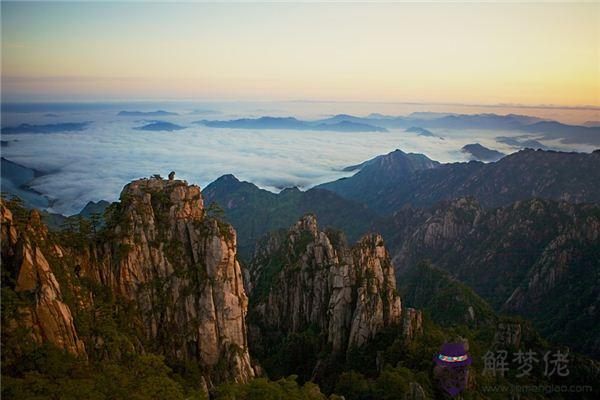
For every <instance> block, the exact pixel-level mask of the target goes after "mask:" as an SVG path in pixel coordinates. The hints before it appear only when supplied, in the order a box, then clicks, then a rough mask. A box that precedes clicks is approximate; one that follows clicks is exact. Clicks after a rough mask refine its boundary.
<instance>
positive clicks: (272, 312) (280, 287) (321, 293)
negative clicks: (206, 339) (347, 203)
mask: <svg viewBox="0 0 600 400" xmlns="http://www.w3.org/2000/svg"><path fill="white" fill-rule="evenodd" d="M246 278H247V279H246V282H247V287H248V291H249V293H251V299H252V300H253V301H252V305H251V313H252V315H253V322H254V323H255V324H256V325H258V326H259V328H260V329H261V330H262V334H269V333H270V334H273V333H274V334H278V333H279V334H286V333H290V332H300V331H302V330H304V329H307V328H308V327H311V326H312V327H317V328H318V329H319V330H320V331H321V332H324V333H325V334H326V335H327V341H328V343H329V344H330V345H331V348H332V351H333V353H344V352H346V351H347V350H348V349H349V348H351V347H352V346H356V347H360V346H361V345H363V344H364V343H365V342H367V341H369V340H370V339H372V338H373V337H374V336H375V335H376V334H377V333H378V332H379V331H381V330H382V329H383V328H384V327H385V326H389V325H392V324H399V323H400V322H401V311H402V309H401V303H400V297H399V296H398V293H397V292H396V280H395V277H394V269H393V266H392V264H391V263H390V260H389V257H388V254H387V251H386V250H385V247H384V244H383V239H382V238H381V236H380V235H368V236H366V237H364V238H363V239H361V240H360V241H359V242H358V243H357V244H356V245H355V246H354V247H353V248H352V249H349V248H348V247H347V246H346V244H345V240H344V239H343V237H342V235H341V234H339V233H337V232H333V231H329V232H322V231H319V230H318V227H317V221H316V218H315V217H314V216H313V215H306V216H304V217H303V218H302V219H300V221H298V222H297V223H296V224H295V225H294V226H293V227H292V228H291V229H290V230H289V232H287V233H283V234H281V233H280V234H279V235H276V236H271V237H270V238H268V239H266V240H265V241H264V244H263V246H261V247H259V250H258V252H257V256H256V257H255V258H254V260H253V262H252V263H251V264H250V266H249V268H248V271H247V274H246ZM267 331H268V332H267Z"/></svg>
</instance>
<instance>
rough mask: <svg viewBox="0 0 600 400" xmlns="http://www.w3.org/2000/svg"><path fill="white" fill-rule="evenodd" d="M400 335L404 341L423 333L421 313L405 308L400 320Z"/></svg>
mask: <svg viewBox="0 0 600 400" xmlns="http://www.w3.org/2000/svg"><path fill="white" fill-rule="evenodd" d="M402 333H403V335H404V338H405V340H408V341H410V340H412V339H414V338H415V337H417V336H418V335H419V334H421V333H423V312H422V311H421V310H415V309H414V308H406V309H405V310H404V317H403V320H402Z"/></svg>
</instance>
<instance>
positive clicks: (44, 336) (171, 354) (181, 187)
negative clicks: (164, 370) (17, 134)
mask: <svg viewBox="0 0 600 400" xmlns="http://www.w3.org/2000/svg"><path fill="white" fill-rule="evenodd" d="M2 218H3V224H2V237H3V247H2V260H3V264H5V265H10V266H12V267H13V272H14V274H15V275H14V276H15V278H16V279H15V282H16V283H15V284H14V286H13V288H14V291H15V292H17V293H19V292H22V291H28V292H30V293H31V295H32V296H33V297H34V298H35V301H34V302H33V303H32V304H31V305H30V306H29V307H28V308H27V309H25V311H26V315H28V317H27V318H25V319H23V318H21V319H17V320H15V321H14V323H17V321H19V324H20V325H22V326H24V327H26V328H31V329H32V331H33V332H34V335H35V339H36V340H37V341H38V342H42V341H48V342H51V343H52V344H55V345H57V346H59V347H63V348H65V349H67V350H69V351H70V352H72V353H75V354H78V355H81V356H85V355H86V350H85V347H84V342H85V344H86V345H88V347H90V348H93V353H94V354H96V355H98V354H101V355H102V356H103V357H119V356H120V355H122V354H124V353H126V352H129V351H138V352H146V351H151V352H154V353H159V354H163V355H164V356H166V357H167V358H168V359H172V360H179V361H181V362H192V363H197V364H198V366H199V367H200V369H201V371H203V377H204V379H205V380H206V384H207V386H209V387H210V386H211V385H212V384H213V383H216V382H220V381H223V380H234V381H246V380H248V379H249V378H251V377H253V376H254V371H253V369H252V367H251V364H250V357H249V353H248V346H247V339H246V338H247V336H246V322H245V315H246V311H247V304H248V300H247V297H246V294H245V292H244V287H243V282H242V275H241V270H240V265H239V263H238V261H237V259H236V233H235V231H234V230H233V228H232V227H231V226H229V225H227V224H225V223H223V222H220V221H219V220H218V219H215V218H212V217H211V216H209V215H208V213H207V210H205V208H204V206H203V200H202V195H201V192H200V188H199V187H197V186H193V185H191V186H190V185H188V184H187V183H186V182H185V181H179V180H163V179H159V178H151V179H141V180H138V181H134V182H132V183H130V184H128V185H127V186H125V188H124V189H123V191H122V193H121V197H120V202H118V203H114V204H112V205H111V206H110V207H109V208H108V210H107V215H106V226H105V227H104V229H102V230H101V231H99V232H87V234H84V235H82V234H81V230H80V232H79V234H78V235H76V236H75V235H73V237H71V240H70V241H69V240H64V239H65V237H62V240H59V239H61V238H60V237H58V236H57V237H55V238H52V239H50V238H48V237H47V235H46V233H45V232H46V231H45V228H44V227H43V225H42V224H41V223H40V222H39V216H38V215H37V214H36V213H35V212H33V213H32V215H31V217H30V220H31V221H33V222H30V223H28V225H27V226H26V227H25V228H24V229H21V228H19V227H18V226H17V224H15V223H13V222H11V213H10V211H8V210H7V209H5V208H4V207H3V209H2ZM64 235H66V233H65V234H64ZM64 235H63V236H64ZM32 236H35V241H33V240H31V239H30V238H31V237H32ZM82 236H83V237H82ZM75 237H76V238H77V240H74V238H75ZM4 238H7V239H8V240H4ZM67 239H69V237H67ZM40 243H42V244H40ZM48 252H52V258H51V261H49V259H48V254H47V253H48ZM61 258H63V259H64V260H66V261H64V262H61V261H60V259H61ZM53 271H54V273H53ZM57 271H58V272H59V273H60V275H61V276H62V282H61V284H62V285H59V283H58V281H57V280H56V279H55V278H54V274H56V273H57ZM65 288H68V291H69V296H68V297H69V298H70V301H69V302H67V303H68V304H67V303H66V302H63V301H62V297H61V290H62V291H64V290H65ZM107 298H108V299H111V300H110V302H108V303H107V300H106V299H107ZM73 314H76V315H81V316H82V318H81V321H82V322H81V323H80V324H78V323H77V318H76V319H75V321H74V320H73V317H72V315H73ZM115 315H116V316H117V319H120V320H123V319H125V320H126V321H125V322H124V326H123V327H121V328H120V329H117V330H116V331H115V330H114V329H112V330H109V329H108V328H106V326H107V323H106V320H107V319H109V320H110V318H111V316H113V317H114V316H115ZM90 320H91V321H90ZM90 324H91V325H92V329H89V325H90ZM80 331H81V332H84V333H79V332H80ZM129 331H131V332H133V334H132V335H130V336H128V337H125V338H124V339H123V338H122V336H123V335H124V332H129ZM80 336H85V337H84V339H83V341H82V340H81V339H80ZM117 337H118V338H119V339H116V338H117ZM124 342H126V343H128V344H126V345H123V343H124ZM115 343H116V344H115Z"/></svg>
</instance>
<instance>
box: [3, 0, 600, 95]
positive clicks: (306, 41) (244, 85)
mask: <svg viewBox="0 0 600 400" xmlns="http://www.w3.org/2000/svg"><path fill="white" fill-rule="evenodd" d="M2 86H3V90H2V91H3V99H4V100H7V99H8V100H19V99H26V100H28V99H36V98H44V99H47V98H50V99H57V100H69V99H89V100H95V99H165V98H168V99H178V98H181V99H184V98H185V99H190V98H193V99H237V100H244V99H255V100H285V99H313V100H325V99H327V100H355V101H420V102H457V103H478V104H494V103H521V104H560V105H568V106H575V105H595V106H599V105H600V5H599V4H597V3H596V4H594V3H588V4H481V3H479V4H451V3H446V4H440V3H431V4H408V3H404V4H402V3H400V4H242V5H240V4H221V5H216V4H199V3H193V4H181V3H180V4H148V3H145V4H123V3H94V4H84V3H70V2H67V3H20V4H16V3H6V2H3V3H2Z"/></svg>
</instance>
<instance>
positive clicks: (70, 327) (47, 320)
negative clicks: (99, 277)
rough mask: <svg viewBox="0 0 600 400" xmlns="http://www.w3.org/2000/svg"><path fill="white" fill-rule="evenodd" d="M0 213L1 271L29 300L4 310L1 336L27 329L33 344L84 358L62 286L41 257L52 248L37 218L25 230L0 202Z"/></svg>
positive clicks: (30, 219)
mask: <svg viewBox="0 0 600 400" xmlns="http://www.w3.org/2000/svg"><path fill="white" fill-rule="evenodd" d="M0 212H1V218H2V268H3V269H5V270H7V271H10V273H11V274H13V276H14V277H15V283H14V291H15V292H16V293H18V294H20V295H23V296H24V297H27V298H29V301H28V302H26V303H22V304H18V305H16V307H15V308H14V309H11V310H10V311H8V310H9V307H6V308H5V307H4V306H3V313H8V315H3V316H2V317H3V318H2V322H3V324H2V325H3V330H4V332H3V335H6V334H9V335H10V332H11V331H12V330H15V329H18V328H19V327H26V328H28V329H27V336H28V337H29V338H31V339H32V341H33V342H34V343H37V344H42V343H44V342H49V343H51V344H53V345H55V346H56V347H59V348H61V349H64V350H66V351H68V352H70V353H72V354H74V355H78V356H82V357H86V352H85V345H84V343H83V341H82V340H81V339H80V338H79V336H78V334H77V330H76V328H75V324H74V322H73V315H72V313H71V309H70V308H69V307H68V306H67V305H66V304H65V301H64V298H63V294H62V290H61V286H60V284H59V283H58V281H57V279H56V276H55V275H54V273H53V272H52V269H51V268H50V265H49V263H48V260H47V258H46V256H45V255H44V252H48V250H49V249H51V247H50V246H49V243H48V236H47V235H48V232H47V230H46V229H45V228H44V227H43V225H42V224H41V220H40V214H39V213H38V212H37V211H33V212H31V214H30V217H29V220H28V221H27V224H26V225H25V227H24V229H19V228H18V226H17V223H16V221H15V219H14V218H13V214H12V212H11V211H10V210H9V209H8V208H7V207H6V206H5V204H4V203H3V202H0ZM52 250H53V251H55V253H56V255H57V256H59V257H60V256H61V255H62V250H61V249H60V248H59V247H55V248H52ZM52 250H50V251H52ZM3 294H4V292H3ZM3 305H4V303H3ZM6 331H8V333H7V332H6Z"/></svg>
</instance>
